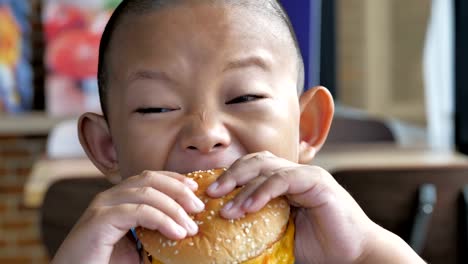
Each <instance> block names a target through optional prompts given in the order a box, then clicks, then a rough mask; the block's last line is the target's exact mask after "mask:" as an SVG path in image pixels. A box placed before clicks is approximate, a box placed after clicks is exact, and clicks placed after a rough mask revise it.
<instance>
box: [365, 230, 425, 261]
mask: <svg viewBox="0 0 468 264" xmlns="http://www.w3.org/2000/svg"><path fill="white" fill-rule="evenodd" d="M373 263H395V264H396V263H421V264H422V263H426V262H424V261H423V260H422V259H421V257H420V256H419V255H418V254H416V252H414V251H413V249H411V247H410V246H409V245H408V244H407V243H406V242H405V241H403V239H401V238H400V237H399V236H397V235H395V234H394V233H392V232H390V231H388V230H386V229H384V228H382V227H380V226H378V225H377V224H375V235H374V236H373V237H372V238H371V239H370V240H369V243H368V245H367V249H366V251H365V252H364V254H363V255H362V256H361V257H360V258H359V259H358V261H357V262H356V264H373Z"/></svg>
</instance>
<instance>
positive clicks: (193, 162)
mask: <svg viewBox="0 0 468 264" xmlns="http://www.w3.org/2000/svg"><path fill="white" fill-rule="evenodd" d="M238 158H240V156H239V155H235V156H234V155H222V154H218V155H205V156H200V155H197V156H191V157H185V158H182V159H179V160H177V161H176V160H171V161H170V162H168V164H167V168H166V170H168V171H175V172H178V173H182V174H186V173H189V172H193V171H198V170H210V169H215V168H228V167H230V166H231V165H232V164H233V163H234V162H235V161H236V160H237V159H238Z"/></svg>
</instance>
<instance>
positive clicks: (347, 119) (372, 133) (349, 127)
mask: <svg viewBox="0 0 468 264" xmlns="http://www.w3.org/2000/svg"><path fill="white" fill-rule="evenodd" d="M366 142H367V143H368V142H396V138H395V135H394V133H393V132H392V130H391V129H390V127H389V126H388V125H387V124H386V123H385V122H384V121H382V120H379V119H375V118H370V117H356V116H339V115H336V116H335V117H334V118H333V122H332V125H331V128H330V133H329V134H328V138H327V144H336V143H366Z"/></svg>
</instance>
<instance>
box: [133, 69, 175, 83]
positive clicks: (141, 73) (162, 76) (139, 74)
mask: <svg viewBox="0 0 468 264" xmlns="http://www.w3.org/2000/svg"><path fill="white" fill-rule="evenodd" d="M138 80H158V81H164V82H169V83H175V82H176V81H175V80H174V79H172V78H171V77H169V75H168V74H167V73H165V72H162V71H154V70H136V71H134V72H132V73H131V74H130V75H129V77H128V82H129V83H132V82H134V81H138Z"/></svg>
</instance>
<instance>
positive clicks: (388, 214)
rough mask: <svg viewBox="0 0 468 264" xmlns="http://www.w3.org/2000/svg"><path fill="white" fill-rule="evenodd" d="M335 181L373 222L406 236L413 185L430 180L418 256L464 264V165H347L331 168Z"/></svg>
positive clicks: (467, 174)
mask: <svg viewBox="0 0 468 264" xmlns="http://www.w3.org/2000/svg"><path fill="white" fill-rule="evenodd" d="M333 176H334V177H335V179H336V180H337V181H338V182H339V183H340V184H341V185H342V186H343V187H344V188H345V189H347V190H348V192H350V194H351V195H352V196H353V197H354V198H355V199H356V201H357V202H358V203H359V204H360V206H361V207H362V208H363V210H364V211H365V212H366V214H367V215H368V216H369V217H370V218H371V219H372V220H373V221H375V222H376V223H377V224H379V225H381V226H383V227H384V228H386V229H388V230H390V231H392V232H394V233H396V234H398V235H399V236H400V237H402V238H403V239H405V240H406V241H408V240H409V237H410V234H411V230H412V228H413V223H414V219H415V214H416V209H417V197H418V188H419V187H420V186H422V185H423V184H428V183H429V184H433V185H434V186H435V188H436V192H437V200H436V203H435V206H434V208H433V213H432V217H431V220H430V222H429V227H428V232H427V236H426V241H425V243H424V247H423V248H422V251H421V256H422V257H423V258H424V259H425V260H426V261H428V263H466V262H465V261H466V245H461V244H460V238H461V236H462V235H463V234H462V233H463V232H461V231H460V230H463V229H464V228H466V227H463V226H461V225H463V223H461V222H460V221H459V219H460V217H461V214H462V212H460V208H459V202H460V197H461V190H462V188H463V186H464V185H465V184H468V166H457V167H442V166H440V167H431V168H399V169H394V168H392V169H353V170H347V171H344V170H342V171H336V172H335V173H333Z"/></svg>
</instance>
